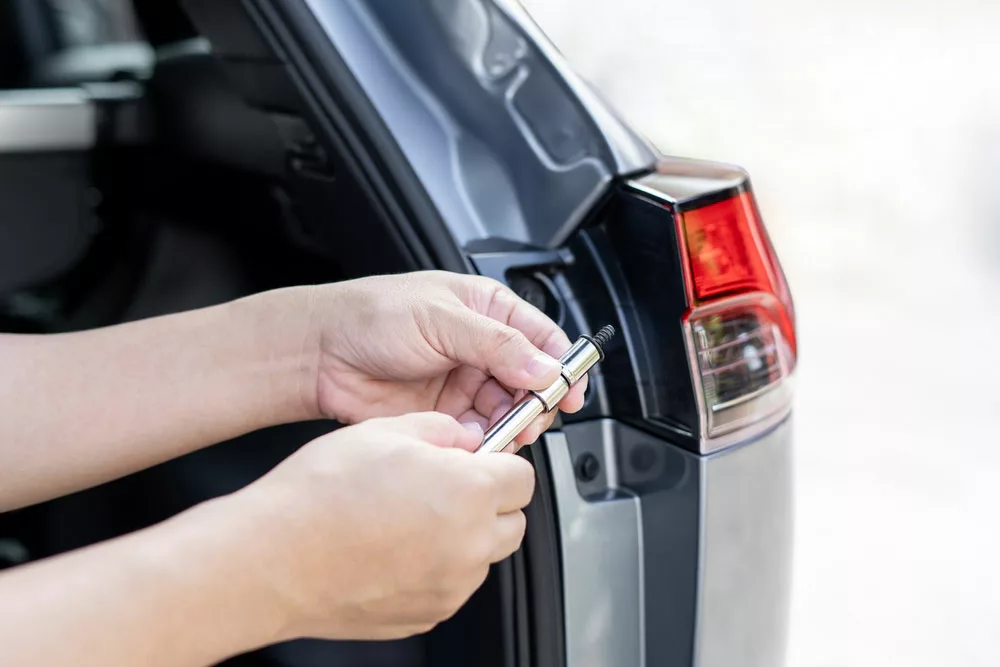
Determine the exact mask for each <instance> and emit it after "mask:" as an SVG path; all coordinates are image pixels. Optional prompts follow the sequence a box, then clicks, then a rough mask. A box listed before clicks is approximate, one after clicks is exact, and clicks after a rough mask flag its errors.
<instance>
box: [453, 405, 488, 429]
mask: <svg viewBox="0 0 1000 667" xmlns="http://www.w3.org/2000/svg"><path fill="white" fill-rule="evenodd" d="M458 421H459V423H461V424H462V426H464V427H466V428H470V425H471V424H478V425H479V428H480V429H482V430H483V431H486V429H488V428H489V427H490V420H489V417H486V416H484V415H481V414H479V413H478V412H477V411H476V409H475V408H469V409H468V410H466V411H465V412H463V413H462V414H460V415H459V416H458Z"/></svg>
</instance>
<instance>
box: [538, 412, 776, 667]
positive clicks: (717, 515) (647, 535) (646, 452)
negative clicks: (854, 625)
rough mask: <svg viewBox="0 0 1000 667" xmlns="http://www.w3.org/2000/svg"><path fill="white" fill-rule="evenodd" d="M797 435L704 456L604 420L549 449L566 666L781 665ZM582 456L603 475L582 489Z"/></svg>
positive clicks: (575, 428) (552, 438) (577, 428)
mask: <svg viewBox="0 0 1000 667" xmlns="http://www.w3.org/2000/svg"><path fill="white" fill-rule="evenodd" d="M791 433H792V429H791V422H790V420H786V421H784V422H782V423H781V424H779V425H778V426H777V427H775V428H774V429H773V430H771V431H770V432H768V433H767V434H765V435H763V436H762V437H760V438H758V439H756V440H754V441H753V442H750V443H746V444H743V445H741V446H737V447H732V448H729V449H726V450H724V451H721V452H718V453H716V454H713V455H711V456H698V455H695V454H692V453H690V452H687V451H685V450H681V449H679V448H676V447H673V446H671V445H669V444H666V443H664V442H661V441H658V440H656V439H655V438H652V437H651V436H648V435H647V434H645V433H642V432H639V431H636V430H635V429H631V428H629V427H627V426H623V425H621V424H619V423H617V422H614V421H612V420H603V421H595V422H587V423H582V424H571V425H567V426H566V427H565V429H564V431H563V432H561V433H551V434H547V435H546V438H545V447H546V453H547V455H548V460H549V465H550V466H551V470H552V481H553V487H554V492H555V496H556V509H557V512H558V523H559V530H560V537H561V546H560V548H561V552H562V553H561V555H562V561H563V562H562V566H563V568H562V570H563V596H564V600H563V602H564V610H565V638H566V662H567V664H569V665H574V666H577V665H582V666H585V667H586V666H588V665H595V666H596V665H616V666H619V665H621V666H625V665H685V666H692V665H694V666H697V667H717V666H718V667H721V666H726V667H730V666H732V665H750V666H755V665H760V666H765V665H766V666H767V667H774V666H775V665H781V664H782V663H783V660H784V651H785V641H786V629H787V612H788V598H789V590H790V576H791V548H792V504H791V503H792V491H791V470H792V468H791V451H792V435H791ZM587 455H590V456H594V457H596V458H597V459H598V460H599V461H600V462H601V474H600V476H599V477H598V478H595V479H594V480H592V481H589V482H582V481H580V480H579V479H578V478H577V475H576V472H575V464H576V462H578V461H579V460H580V457H581V456H587Z"/></svg>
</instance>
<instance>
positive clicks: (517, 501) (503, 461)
mask: <svg viewBox="0 0 1000 667" xmlns="http://www.w3.org/2000/svg"><path fill="white" fill-rule="evenodd" d="M472 458H473V459H475V464H476V465H478V466H481V467H482V468H483V469H484V470H485V471H486V472H487V474H489V475H490V476H491V477H492V478H493V482H494V488H495V489H496V502H497V514H506V513H507V512H514V511H516V510H519V509H521V508H523V507H524V506H525V505H527V504H528V503H529V502H530V501H531V496H532V494H534V492H535V469H534V468H532V467H531V464H530V463H528V462H527V461H526V460H524V459H522V458H521V457H520V456H513V455H511V454H485V455H482V456H473V457H472Z"/></svg>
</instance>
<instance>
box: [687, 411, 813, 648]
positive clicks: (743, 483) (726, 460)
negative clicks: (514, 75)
mask: <svg viewBox="0 0 1000 667" xmlns="http://www.w3.org/2000/svg"><path fill="white" fill-rule="evenodd" d="M701 476H702V484H701V489H702V496H701V535H702V538H701V554H700V564H701V566H700V567H699V579H700V580H699V594H698V616H697V621H696V627H697V633H696V637H695V665H696V666H697V667H731V666H732V665H741V667H775V666H776V665H782V664H784V655H785V643H786V639H787V638H786V634H787V627H788V603H789V597H790V594H791V570H792V562H791V560H792V538H793V533H794V530H793V516H792V507H793V505H792V423H791V419H788V420H786V421H785V422H783V423H782V424H781V425H780V426H778V427H777V428H776V429H774V430H773V431H771V432H770V433H768V434H766V435H765V436H763V437H762V438H760V439H758V440H755V441H754V442H751V443H749V444H746V445H743V446H739V447H734V448H731V449H727V450H725V451H723V452H720V453H719V454H716V455H714V456H710V457H707V458H706V459H704V461H703V464H702V466H701Z"/></svg>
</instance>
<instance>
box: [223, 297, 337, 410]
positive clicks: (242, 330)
mask: <svg viewBox="0 0 1000 667" xmlns="http://www.w3.org/2000/svg"><path fill="white" fill-rule="evenodd" d="M313 290H314V288H312V287H291V288H284V289H278V290H272V291H269V292H263V293H260V294H255V295H253V296H249V297H246V298H243V299H238V300H236V301H232V302H230V303H228V304H225V306H224V308H225V310H226V318H227V320H228V327H227V328H228V329H229V330H230V331H233V332H235V334H236V336H238V337H239V338H241V339H242V340H243V341H244V344H245V348H246V358H245V360H244V363H245V364H246V367H247V369H248V374H249V376H250V377H252V378H253V383H254V385H255V386H257V387H258V393H259V394H260V395H261V398H262V403H263V405H262V407H263V408H264V409H266V410H268V411H270V413H271V415H272V417H271V418H270V419H269V420H268V421H269V422H270V423H272V424H278V423H290V422H296V421H307V420H312V419H320V418H322V416H323V415H322V413H321V411H320V409H319V404H318V401H317V395H316V376H317V373H318V365H319V349H320V340H319V335H318V329H317V327H316V326H315V324H314V322H313V314H314V307H313V304H312V300H313Z"/></svg>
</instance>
